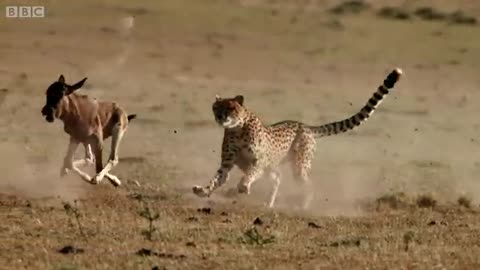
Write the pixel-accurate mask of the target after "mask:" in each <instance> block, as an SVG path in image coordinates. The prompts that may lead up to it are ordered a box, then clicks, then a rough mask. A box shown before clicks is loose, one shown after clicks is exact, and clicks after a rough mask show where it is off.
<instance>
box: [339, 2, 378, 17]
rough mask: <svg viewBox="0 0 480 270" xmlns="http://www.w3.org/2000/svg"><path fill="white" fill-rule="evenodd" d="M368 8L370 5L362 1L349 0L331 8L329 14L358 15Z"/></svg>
mask: <svg viewBox="0 0 480 270" xmlns="http://www.w3.org/2000/svg"><path fill="white" fill-rule="evenodd" d="M369 8H370V5H369V4H368V3H365V2H364V1H359V0H351V1H346V2H343V3H341V4H339V5H337V6H335V7H333V8H332V9H330V12H331V13H334V14H338V15H342V14H347V13H350V14H358V13H360V12H363V11H365V10H368V9H369Z"/></svg>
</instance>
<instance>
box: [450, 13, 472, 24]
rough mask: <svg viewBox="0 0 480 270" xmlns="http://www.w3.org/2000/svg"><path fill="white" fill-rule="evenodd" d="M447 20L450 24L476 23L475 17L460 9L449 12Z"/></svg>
mask: <svg viewBox="0 0 480 270" xmlns="http://www.w3.org/2000/svg"><path fill="white" fill-rule="evenodd" d="M448 21H449V23H451V24H465V25H475V24H477V18H475V17H472V16H468V15H466V14H465V13H463V12H462V11H455V12H453V13H452V14H450V16H449V19H448Z"/></svg>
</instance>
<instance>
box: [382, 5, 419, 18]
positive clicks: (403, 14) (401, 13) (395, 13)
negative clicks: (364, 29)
mask: <svg viewBox="0 0 480 270" xmlns="http://www.w3.org/2000/svg"><path fill="white" fill-rule="evenodd" d="M377 15H378V16H379V17H382V18H384V19H390V20H408V19H410V18H411V16H410V14H409V13H408V12H407V11H406V10H403V9H401V8H399V7H383V8H381V9H380V10H379V11H378V13H377Z"/></svg>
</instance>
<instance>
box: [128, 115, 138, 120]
mask: <svg viewBox="0 0 480 270" xmlns="http://www.w3.org/2000/svg"><path fill="white" fill-rule="evenodd" d="M135 118H137V115H136V114H129V115H128V116H127V119H128V122H130V121H131V120H133V119H135Z"/></svg>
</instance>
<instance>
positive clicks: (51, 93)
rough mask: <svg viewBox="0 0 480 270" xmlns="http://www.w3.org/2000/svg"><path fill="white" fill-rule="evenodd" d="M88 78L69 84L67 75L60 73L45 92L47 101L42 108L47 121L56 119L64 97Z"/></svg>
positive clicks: (78, 87)
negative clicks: (66, 78) (66, 80)
mask: <svg viewBox="0 0 480 270" xmlns="http://www.w3.org/2000/svg"><path fill="white" fill-rule="evenodd" d="M86 80H87V78H84V79H83V80H81V81H79V82H78V83H76V84H74V85H68V84H66V83H65V77H64V76H63V75H60V77H59V78H58V80H57V81H56V82H54V83H52V84H51V85H50V86H49V87H48V89H47V92H46V93H45V94H46V98H47V101H46V104H45V106H43V108H42V116H44V117H45V120H47V122H50V123H51V122H53V121H54V119H55V116H56V112H57V110H58V106H59V104H60V101H61V100H62V99H63V97H64V96H66V95H70V94H71V93H73V92H74V91H75V90H77V89H80V88H81V87H82V85H83V83H84V82H85V81H86Z"/></svg>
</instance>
